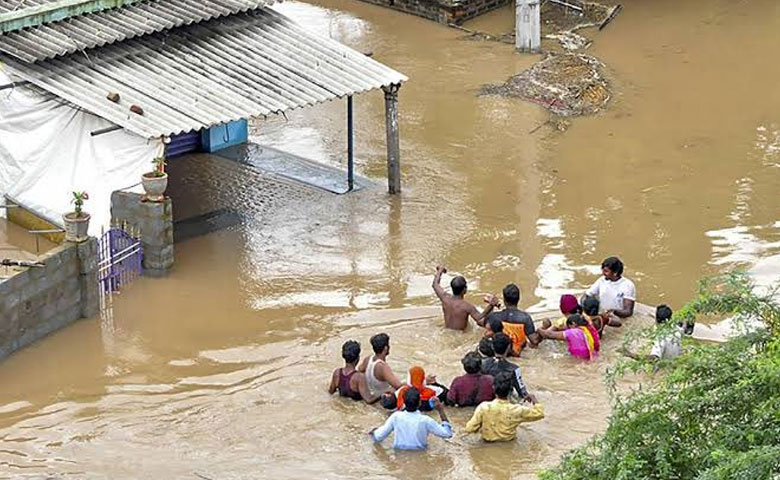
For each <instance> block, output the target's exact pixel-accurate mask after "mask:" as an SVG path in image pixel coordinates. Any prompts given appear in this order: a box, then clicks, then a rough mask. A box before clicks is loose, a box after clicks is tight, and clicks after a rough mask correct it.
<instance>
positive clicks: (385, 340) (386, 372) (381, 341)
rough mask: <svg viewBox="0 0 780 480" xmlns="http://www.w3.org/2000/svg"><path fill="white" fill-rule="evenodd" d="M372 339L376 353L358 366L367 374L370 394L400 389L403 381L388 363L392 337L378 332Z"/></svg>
mask: <svg viewBox="0 0 780 480" xmlns="http://www.w3.org/2000/svg"><path fill="white" fill-rule="evenodd" d="M370 341H371V348H372V349H373V350H374V355H373V356H368V357H366V358H364V359H363V361H362V362H360V365H359V366H358V371H359V372H361V373H365V374H366V385H367V386H368V390H369V393H370V395H371V396H372V397H374V396H379V395H382V394H383V393H385V392H387V391H392V390H398V389H399V388H400V387H401V386H402V385H403V383H401V381H400V380H399V379H398V377H396V376H395V373H393V369H392V368H390V365H388V364H387V356H388V355H390V337H389V336H387V334H386V333H378V334H376V335H374V336H373V337H371V340H370Z"/></svg>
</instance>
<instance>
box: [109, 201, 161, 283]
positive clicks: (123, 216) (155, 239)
mask: <svg viewBox="0 0 780 480" xmlns="http://www.w3.org/2000/svg"><path fill="white" fill-rule="evenodd" d="M142 198H143V195H141V194H140V193H132V192H121V191H116V192H113V193H112V194H111V223H112V224H115V225H126V226H127V228H129V229H131V230H133V231H135V232H138V234H139V235H140V240H141V246H142V247H143V249H144V262H143V266H144V275H149V276H152V277H160V276H163V275H165V274H166V273H168V270H170V268H171V267H172V266H173V202H172V201H171V199H170V198H166V199H165V200H164V201H162V202H145V201H141V200H142Z"/></svg>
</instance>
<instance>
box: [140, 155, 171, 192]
mask: <svg viewBox="0 0 780 480" xmlns="http://www.w3.org/2000/svg"><path fill="white" fill-rule="evenodd" d="M152 164H154V170H152V171H151V172H147V173H144V174H143V176H142V177H141V183H142V184H143V186H144V191H145V192H146V199H147V200H148V201H150V202H162V201H163V200H164V199H165V197H164V196H163V194H164V193H165V189H166V188H168V174H167V173H165V158H164V157H157V158H155V159H154V160H152Z"/></svg>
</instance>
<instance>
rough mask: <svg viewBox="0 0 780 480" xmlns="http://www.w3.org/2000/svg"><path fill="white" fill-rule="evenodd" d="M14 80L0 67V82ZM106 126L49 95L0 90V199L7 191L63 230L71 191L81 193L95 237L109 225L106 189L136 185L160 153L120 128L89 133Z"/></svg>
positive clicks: (154, 144)
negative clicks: (85, 198) (84, 193)
mask: <svg viewBox="0 0 780 480" xmlns="http://www.w3.org/2000/svg"><path fill="white" fill-rule="evenodd" d="M14 80H16V81H18V80H19V79H18V78H16V77H15V76H14V75H13V73H12V72H10V71H9V69H8V68H7V67H4V66H3V65H2V64H0V85H5V84H8V83H10V82H12V81H14ZM113 125H114V124H113V123H111V122H109V121H108V120H104V119H102V118H100V117H98V116H95V115H93V114H91V113H88V112H86V111H83V110H81V109H79V108H77V107H74V106H73V105H71V104H69V103H66V102H64V101H63V100H62V99H60V98H58V97H56V96H54V95H48V94H46V95H44V94H41V93H38V92H37V91H33V90H32V89H30V88H25V87H16V88H14V89H8V90H0V198H2V196H3V195H6V194H7V195H9V196H11V197H12V198H14V199H15V200H17V201H19V202H20V203H21V204H23V205H24V206H26V207H29V208H31V209H32V210H34V211H35V212H36V213H38V214H39V215H41V216H42V217H44V218H46V219H48V220H50V221H52V222H54V223H55V224H57V225H60V226H62V214H64V213H67V212H70V211H73V205H72V204H71V203H70V202H71V199H72V197H73V196H72V193H71V192H73V191H82V190H83V191H86V192H87V193H88V194H89V200H88V201H87V202H85V205H84V211H86V212H89V213H90V214H91V215H92V219H91V221H90V228H89V229H90V234H92V235H98V234H99V233H100V228H101V227H102V226H108V224H109V223H110V221H111V217H110V208H111V203H110V202H111V192H113V191H114V190H121V189H126V188H128V187H130V186H132V185H135V184H137V183H139V182H140V181H141V174H143V173H144V172H149V171H151V170H152V168H153V166H152V163H151V162H152V159H153V158H154V157H157V156H161V155H162V154H163V152H164V146H163V143H162V141H160V140H147V139H145V138H143V137H140V136H138V135H135V134H133V133H130V132H127V131H125V130H118V131H114V132H111V133H106V134H103V135H98V136H96V137H93V136H91V135H90V132H92V131H94V130H99V129H101V128H106V127H110V126H113ZM0 215H4V213H3V209H0Z"/></svg>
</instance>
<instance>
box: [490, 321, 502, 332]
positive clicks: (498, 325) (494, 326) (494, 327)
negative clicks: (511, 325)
mask: <svg viewBox="0 0 780 480" xmlns="http://www.w3.org/2000/svg"><path fill="white" fill-rule="evenodd" d="M488 327H489V328H490V331H491V332H493V333H499V332H503V331H504V322H502V321H501V320H500V319H498V318H496V317H493V318H491V319H489V320H488Z"/></svg>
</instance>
